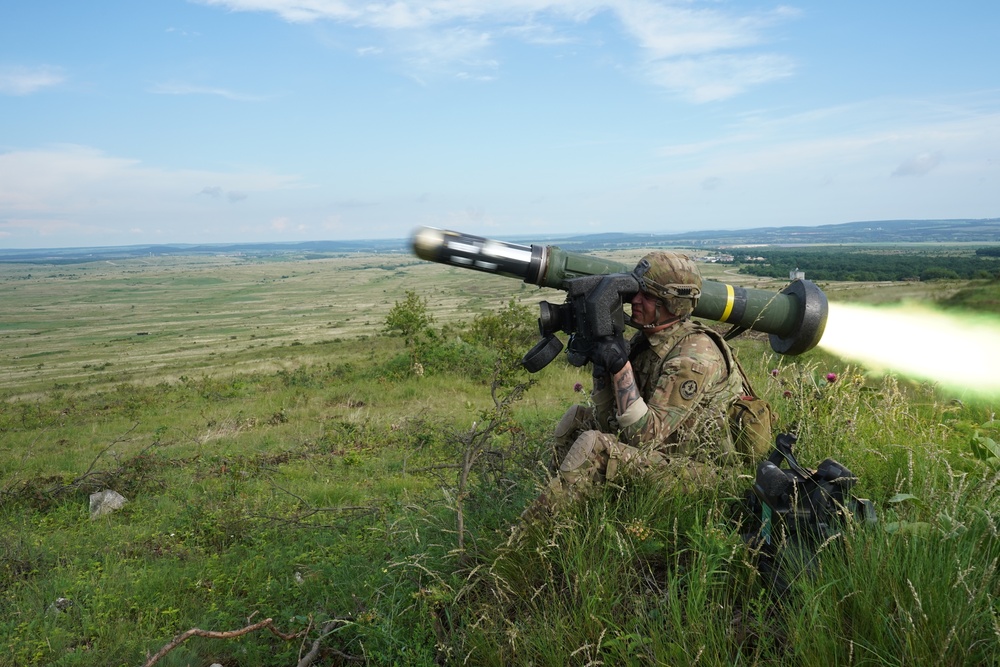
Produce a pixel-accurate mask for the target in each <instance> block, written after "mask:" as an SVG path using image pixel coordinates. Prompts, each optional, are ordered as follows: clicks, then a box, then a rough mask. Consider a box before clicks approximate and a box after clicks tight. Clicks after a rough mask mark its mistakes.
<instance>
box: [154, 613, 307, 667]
mask: <svg viewBox="0 0 1000 667" xmlns="http://www.w3.org/2000/svg"><path fill="white" fill-rule="evenodd" d="M272 620H273V619H270V618H265V619H264V620H263V621H260V622H259V623H254V624H253V625H248V626H246V627H245V628H240V629H239V630H228V631H226V632H215V631H213V630H201V629H200V628H191V629H190V630H188V631H187V632H182V633H181V634H179V635H177V636H176V637H174V640H173V641H172V642H170V643H169V644H167V645H166V646H164V647H163V648H161V649H160V651H159V653H157V654H156V655H154V656H153V657H152V658H150V659H149V660H147V661H146V663H145V664H144V665H143V666H142V667H152V666H153V665H155V664H156V663H157V662H159V661H160V658H162V657H163V656H165V655H166V654H168V653H170V652H171V651H173V650H174V649H175V648H177V647H178V646H180V645H181V644H183V643H184V642H186V641H187V640H188V639H190V638H191V637H207V638H209V639H231V638H233V637H240V636H242V635H245V634H247V633H250V632H255V631H257V630H260V629H261V628H267V629H268V630H270V631H271V632H273V633H274V634H276V635H277V636H279V637H281V638H282V639H284V640H285V641H291V640H292V639H298V638H299V637H301V636H302V633H301V632H297V633H295V634H291V635H288V634H285V633H283V632H281V631H280V630H278V629H277V628H276V627H274V624H273V623H272Z"/></svg>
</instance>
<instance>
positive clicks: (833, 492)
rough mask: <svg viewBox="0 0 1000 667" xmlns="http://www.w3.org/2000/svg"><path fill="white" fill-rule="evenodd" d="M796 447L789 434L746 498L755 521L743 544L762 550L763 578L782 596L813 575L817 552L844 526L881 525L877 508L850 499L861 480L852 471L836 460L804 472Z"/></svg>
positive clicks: (760, 469) (782, 437)
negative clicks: (803, 575) (804, 574)
mask: <svg viewBox="0 0 1000 667" xmlns="http://www.w3.org/2000/svg"><path fill="white" fill-rule="evenodd" d="M795 442H796V438H795V436H794V435H791V434H788V433H782V434H779V435H778V436H777V437H776V438H775V444H774V449H773V450H772V452H771V455H770V456H769V457H768V458H767V459H765V460H764V461H761V463H760V464H759V465H758V466H757V474H756V477H755V479H754V483H753V487H752V488H751V491H750V493H748V494H747V498H746V501H747V506H748V509H749V511H750V514H751V515H752V517H753V520H752V521H751V522H750V526H748V527H749V528H750V530H749V532H745V533H744V539H746V541H747V542H748V543H749V544H750V545H751V546H753V547H756V548H758V549H759V550H760V554H761V559H760V565H761V573H762V574H764V575H765V576H766V577H767V578H768V579H770V583H771V584H772V586H773V588H774V589H775V592H777V593H784V592H785V591H786V590H787V589H788V587H789V585H790V578H794V576H797V573H798V572H801V571H802V570H803V569H808V567H809V563H810V561H811V560H812V557H813V556H814V555H815V551H816V549H817V548H818V547H819V546H820V545H821V544H822V543H823V542H824V541H826V540H828V539H830V538H832V537H834V536H836V535H837V534H839V533H840V532H841V528H842V526H843V524H844V522H845V521H852V520H854V521H858V522H860V523H864V524H874V523H876V522H877V517H876V515H875V506H874V504H873V503H872V502H871V501H870V500H867V499H865V498H858V497H857V496H854V495H853V494H852V493H851V490H852V488H853V487H854V484H855V483H856V482H857V480H858V478H857V477H856V476H855V475H854V474H853V473H852V472H851V471H850V470H848V469H847V468H846V467H845V466H843V465H842V464H840V463H838V462H837V461H835V460H834V459H825V460H824V461H823V462H822V463H820V464H819V466H818V467H817V468H816V469H815V470H811V469H809V468H805V467H803V466H801V465H800V464H799V462H798V461H797V460H796V458H795V455H794V454H793V453H792V445H793V444H795ZM784 464H787V467H783V465H784ZM793 571H795V572H794V573H793Z"/></svg>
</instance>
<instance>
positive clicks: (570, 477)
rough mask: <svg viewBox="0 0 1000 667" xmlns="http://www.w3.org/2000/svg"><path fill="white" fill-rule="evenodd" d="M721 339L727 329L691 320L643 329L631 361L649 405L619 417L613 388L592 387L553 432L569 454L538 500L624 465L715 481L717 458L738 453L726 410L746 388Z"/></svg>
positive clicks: (554, 498)
mask: <svg viewBox="0 0 1000 667" xmlns="http://www.w3.org/2000/svg"><path fill="white" fill-rule="evenodd" d="M720 345H725V343H724V342H723V341H722V340H721V337H719V336H718V335H717V334H714V332H710V331H709V330H707V329H706V328H705V327H704V326H703V325H702V324H700V323H698V322H692V321H690V320H682V321H680V322H678V323H677V324H675V325H673V326H671V327H668V328H667V329H665V330H663V331H660V332H657V333H654V334H651V335H649V337H648V339H647V338H646V335H645V334H642V333H640V334H637V335H636V336H635V337H634V338H633V339H632V353H631V355H630V361H631V363H632V368H633V372H634V374H635V377H636V382H637V384H638V387H639V393H640V395H641V397H642V399H643V401H644V402H645V404H646V411H645V413H644V414H643V415H642V416H641V417H640V418H639V419H637V420H636V421H634V422H632V423H627V424H626V423H620V421H624V419H623V417H624V416H619V415H617V414H615V402H614V397H613V394H612V390H611V389H610V388H604V389H603V390H601V391H595V392H594V393H593V394H592V401H593V404H594V407H593V408H590V407H584V406H574V407H573V408H570V409H569V410H567V412H566V414H565V415H564V416H563V418H562V420H560V422H559V424H558V425H557V427H556V431H555V434H554V435H555V443H556V444H555V450H556V455H557V456H559V455H560V454H561V453H562V452H563V451H565V452H566V454H565V456H563V457H562V458H561V463H560V465H559V470H558V473H557V476H556V477H555V478H554V479H553V480H552V481H551V483H550V484H549V488H548V489H547V490H546V491H545V493H543V494H542V497H541V498H539V503H540V504H541V505H544V506H546V507H550V508H551V507H552V506H554V505H558V504H561V503H562V502H564V501H566V500H568V499H571V498H574V497H576V496H578V495H580V494H581V493H584V492H585V491H586V489H588V488H590V487H591V486H593V485H594V484H598V483H601V482H604V481H605V480H609V479H614V478H615V477H616V476H617V475H619V474H620V473H621V471H622V470H624V469H631V470H637V471H643V472H648V473H651V474H655V475H657V476H658V477H660V478H661V479H662V480H663V481H664V482H669V483H671V484H677V483H680V484H682V485H685V486H690V485H707V484H713V483H714V482H715V480H716V478H717V476H716V474H715V472H714V471H715V466H716V465H719V464H726V463H729V462H731V460H732V459H733V456H734V454H733V452H734V448H733V441H732V436H731V434H730V430H729V423H728V420H727V411H728V408H729V406H730V404H732V403H733V401H734V400H736V398H737V397H739V396H740V395H741V394H742V389H743V376H742V373H741V372H740V370H739V367H738V366H736V365H735V364H732V367H731V368H730V363H729V360H728V359H727V355H726V354H725V353H723V351H722V349H721V348H720ZM533 511H537V508H535V510H533Z"/></svg>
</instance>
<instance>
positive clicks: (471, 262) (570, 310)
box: [412, 227, 828, 372]
mask: <svg viewBox="0 0 1000 667" xmlns="http://www.w3.org/2000/svg"><path fill="white" fill-rule="evenodd" d="M412 244H413V251H414V253H415V254H416V255H417V256H418V257H420V258H421V259H425V260H428V261H432V262H439V263H442V264H449V265H451V266H460V267H463V268H467V269H472V270H475V271H483V272H486V273H495V274H499V275H503V276H508V277H511V278H520V279H522V280H523V281H524V282H526V283H529V284H533V285H538V286H541V287H552V288H555V289H560V290H563V291H565V292H567V298H566V303H564V304H561V305H554V304H550V303H549V302H547V301H543V302H541V304H539V306H540V309H541V313H540V316H539V322H538V323H539V330H540V332H541V335H542V340H541V341H539V343H538V345H536V346H535V347H534V348H532V350H531V351H530V352H528V353H527V354H526V355H525V357H524V360H523V364H524V366H525V367H526V368H527V369H528V370H529V371H531V372H535V371H537V370H540V369H541V368H543V367H544V366H545V365H547V364H548V363H549V362H550V361H552V359H554V358H555V357H556V355H558V354H559V352H560V351H561V350H562V342H561V341H559V339H558V338H556V336H555V332H557V331H563V332H566V333H569V334H570V345H569V348H568V350H567V352H568V356H569V361H570V363H572V364H574V365H576V366H582V365H584V364H585V363H586V362H587V358H588V352H589V348H590V346H591V345H592V344H593V343H594V342H595V341H596V340H598V339H600V338H601V337H604V336H609V335H613V334H621V333H622V331H623V329H624V326H625V323H626V320H625V317H624V313H623V311H622V304H623V302H625V301H629V300H631V298H632V296H633V295H634V294H635V293H636V292H637V291H638V290H639V283H638V281H637V280H636V279H635V277H634V276H633V275H632V269H633V268H634V267H631V266H627V265H625V264H622V263H621V262H616V261H614V260H609V259H601V258H599V257H594V256H591V255H584V254H580V253H574V252H568V251H566V250H563V249H561V248H559V247H558V246H551V245H539V244H532V245H530V246H524V245H519V244H515V243H507V242H504V241H496V240H492V239H486V238H482V237H479V236H472V235H470V234H463V233H461V232H454V231H446V230H441V229H434V228H432V227H420V228H418V229H417V230H416V232H415V233H414V235H413V239H412ZM827 310H828V305H827V300H826V295H825V294H824V293H823V291H822V290H820V289H819V288H818V287H817V286H816V285H815V284H814V283H811V282H809V281H807V280H795V281H793V282H792V283H791V284H789V285H788V286H787V287H785V288H784V289H783V290H781V292H777V293H775V292H767V291H764V290H757V289H750V288H745V287H737V286H734V285H729V284H726V283H719V282H714V281H710V280H703V281H702V287H701V297H700V298H699V300H698V303H697V306H696V307H695V309H694V313H693V314H694V316H695V317H700V318H703V319H708V320H715V321H717V322H723V323H728V324H732V325H733V328H732V329H731V330H730V331H729V333H727V334H726V337H727V338H731V337H733V336H735V335H738V334H739V333H742V332H743V331H746V330H747V329H751V330H753V331H760V332H763V333H767V334H769V341H770V344H771V349H773V350H774V351H775V352H777V353H779V354H787V355H796V354H802V353H803V352H806V351H808V350H811V349H812V348H813V347H815V346H816V345H817V344H818V343H819V341H820V338H822V336H823V330H824V328H825V327H826V317H827Z"/></svg>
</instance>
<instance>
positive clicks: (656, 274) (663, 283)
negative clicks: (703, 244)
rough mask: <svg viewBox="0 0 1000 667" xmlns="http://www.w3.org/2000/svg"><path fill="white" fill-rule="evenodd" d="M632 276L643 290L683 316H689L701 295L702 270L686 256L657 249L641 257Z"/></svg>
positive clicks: (674, 312)
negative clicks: (700, 271)
mask: <svg viewBox="0 0 1000 667" xmlns="http://www.w3.org/2000/svg"><path fill="white" fill-rule="evenodd" d="M632 275H633V276H635V279H636V280H637V281H638V283H639V289H640V290H642V291H643V292H645V293H647V294H649V295H650V296H653V297H656V298H657V299H659V300H660V301H662V302H663V303H664V305H666V307H667V310H669V311H670V312H671V313H673V314H674V315H678V316H680V317H687V316H688V315H690V314H691V313H692V312H693V311H694V308H695V306H696V305H697V304H698V297H699V296H701V273H699V271H698V267H697V266H695V263H694V261H693V260H692V259H691V258H690V257H688V256H687V255H682V254H680V253H675V252H667V251H666V250H654V251H653V252H651V253H649V254H647V255H646V256H645V257H643V258H642V259H641V260H639V264H637V265H636V267H635V270H634V271H633V272H632Z"/></svg>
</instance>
